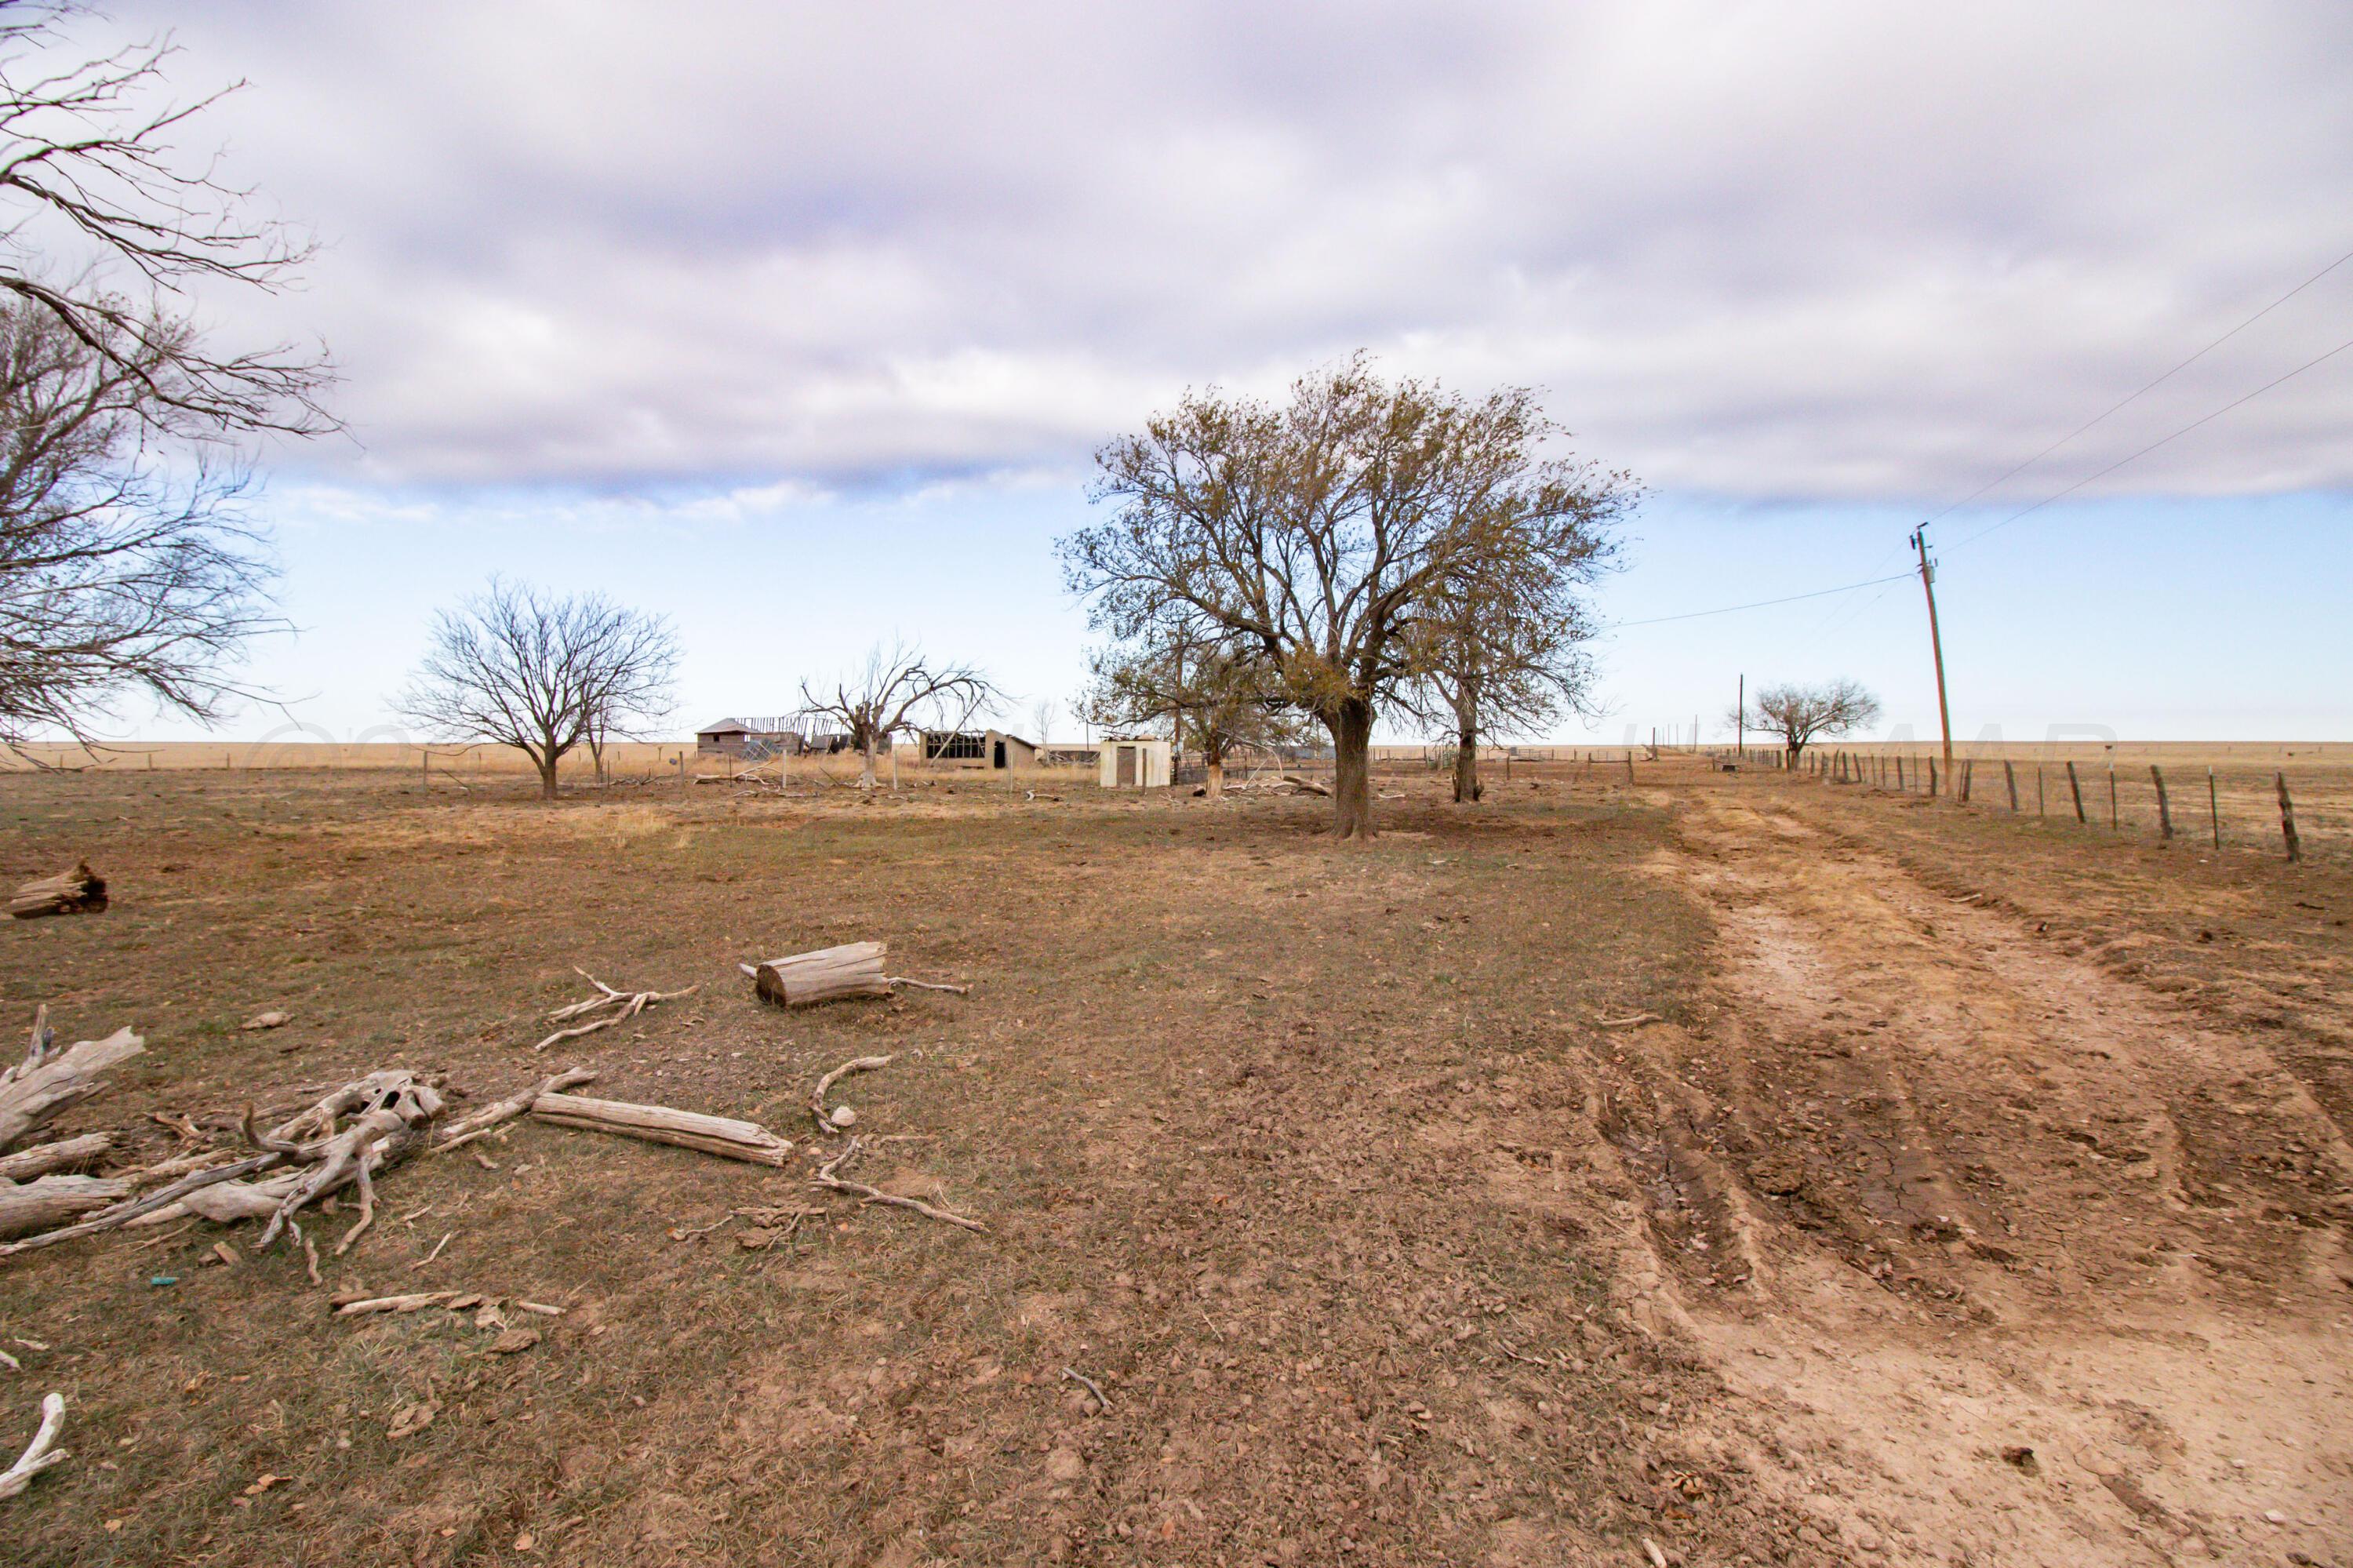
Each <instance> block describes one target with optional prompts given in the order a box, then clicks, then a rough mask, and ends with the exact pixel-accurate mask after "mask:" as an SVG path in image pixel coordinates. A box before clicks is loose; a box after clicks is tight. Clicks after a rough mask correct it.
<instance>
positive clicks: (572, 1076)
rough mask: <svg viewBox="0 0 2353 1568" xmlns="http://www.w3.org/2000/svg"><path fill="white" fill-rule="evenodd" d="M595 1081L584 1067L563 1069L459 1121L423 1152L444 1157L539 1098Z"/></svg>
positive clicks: (525, 1109)
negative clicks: (443, 1155) (519, 1092)
mask: <svg viewBox="0 0 2353 1568" xmlns="http://www.w3.org/2000/svg"><path fill="white" fill-rule="evenodd" d="M595 1082H596V1074H594V1073H592V1072H590V1071H589V1070H588V1069H587V1068H586V1067H566V1068H565V1069H564V1071H562V1072H560V1073H558V1074H556V1075H554V1077H552V1078H543V1079H541V1080H540V1081H539V1082H538V1083H537V1084H535V1085H533V1086H532V1087H530V1088H528V1089H525V1090H523V1091H522V1093H521V1094H516V1095H509V1096H508V1097H506V1098H505V1099H502V1100H500V1101H498V1102H496V1103H495V1104H492V1105H487V1106H484V1107H482V1108H481V1109H480V1110H478V1111H473V1112H470V1113H469V1114H467V1115H465V1116H462V1117H459V1118H458V1119H457V1120H456V1121H453V1122H451V1123H450V1124H449V1125H448V1127H446V1128H443V1129H442V1130H441V1135H440V1136H439V1137H438V1138H437V1139H434V1140H433V1145H432V1147H431V1148H429V1149H427V1150H426V1152H427V1153H428V1154H447V1153H448V1151H449V1150H453V1149H455V1148H457V1147H458V1146H459V1145H460V1144H465V1143H471V1142H472V1141H474V1139H478V1138H480V1137H481V1136H482V1135H483V1134H484V1133H486V1132H491V1131H494V1130H496V1128H498V1127H499V1126H500V1125H501V1123H504V1122H510V1121H512V1120H513V1119H514V1118H517V1117H519V1116H522V1115H523V1114H524V1113H525V1112H527V1111H529V1110H530V1109H531V1107H533V1105H534V1104H535V1103H537V1101H538V1099H539V1097H540V1096H542V1095H553V1094H559V1093H561V1092H562V1091H564V1090H565V1089H569V1088H573V1087H575V1086H578V1085H581V1084H593V1083H595Z"/></svg>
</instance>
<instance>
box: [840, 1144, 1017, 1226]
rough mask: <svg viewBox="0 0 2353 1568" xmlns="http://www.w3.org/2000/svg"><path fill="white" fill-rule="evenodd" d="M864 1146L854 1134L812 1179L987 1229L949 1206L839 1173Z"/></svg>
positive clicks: (932, 1216) (934, 1217) (929, 1215)
mask: <svg viewBox="0 0 2353 1568" xmlns="http://www.w3.org/2000/svg"><path fill="white" fill-rule="evenodd" d="M864 1147H865V1145H864V1144H863V1143H862V1142H861V1141H860V1139H856V1138H852V1139H850V1140H849V1146H848V1147H846V1148H845V1149H843V1150H842V1151H841V1152H840V1153H839V1154H837V1155H835V1156H834V1157H833V1158H832V1159H830V1160H827V1161H826V1162H825V1163H824V1164H823V1165H820V1166H818V1171H817V1175H816V1176H815V1177H814V1178H812V1180H814V1181H816V1183H817V1184H818V1186H820V1187H824V1188H826V1189H828V1190H829V1191H831V1192H848V1193H850V1194H852V1195H854V1196H856V1197H859V1198H861V1199H863V1200H865V1201H866V1202H870V1203H885V1204H888V1205H889V1206H891V1207H892V1208H894V1209H911V1210H913V1212H914V1213H919V1214H921V1215H923V1217H924V1218H925V1219H927V1220H937V1221H939V1222H940V1223H941V1224H950V1225H962V1226H963V1227H964V1228H965V1230H968V1231H979V1232H982V1233H984V1234H986V1233H987V1230H988V1227H987V1225H985V1224H982V1223H981V1222H980V1221H978V1220H968V1219H966V1218H965V1217H964V1216H963V1215H962V1214H954V1213H949V1212H948V1211H947V1210H945V1209H940V1208H934V1206H932V1205H931V1204H929V1203H926V1202H923V1200H922V1199H920V1198H902V1197H900V1196H899V1195H898V1194H897V1193H896V1192H883V1191H882V1190H881V1188H879V1187H870V1186H868V1185H867V1184H866V1183H865V1182H863V1181H849V1180H847V1179H845V1178H843V1177H841V1176H839V1175H836V1174H835V1172H836V1171H839V1169H840V1168H841V1167H842V1166H844V1165H847V1164H849V1161H850V1160H854V1159H856V1158H857V1157H858V1152H859V1150H860V1149H862V1148H864Z"/></svg>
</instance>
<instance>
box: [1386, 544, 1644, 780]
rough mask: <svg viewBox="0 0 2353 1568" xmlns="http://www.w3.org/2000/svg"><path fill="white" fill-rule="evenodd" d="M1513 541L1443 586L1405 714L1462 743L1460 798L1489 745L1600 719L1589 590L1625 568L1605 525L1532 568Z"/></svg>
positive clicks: (1426, 612) (1422, 626)
mask: <svg viewBox="0 0 2353 1568" xmlns="http://www.w3.org/2000/svg"><path fill="white" fill-rule="evenodd" d="M1615 556H1616V546H1615V545H1614V543H1613V542H1612V541H1611V539H1610V537H1609V535H1608V533H1607V531H1606V530H1605V529H1604V528H1603V527H1601V526H1600V524H1599V520H1595V521H1592V522H1589V523H1588V524H1585V525H1583V526H1578V525H1576V524H1572V525H1571V526H1569V527H1567V528H1564V529H1561V530H1559V531H1558V532H1557V533H1556V535H1555V536H1554V537H1553V538H1551V539H1550V540H1549V541H1547V553H1546V555H1545V556H1544V557H1543V558H1541V559H1530V558H1527V557H1526V556H1524V555H1523V554H1522V553H1521V552H1519V551H1517V550H1516V549H1514V540H1513V539H1512V538H1511V537H1510V536H1508V535H1507V536H1506V537H1505V538H1504V539H1502V540H1499V541H1497V542H1496V543H1495V544H1494V546H1492V547H1491V548H1488V549H1486V550H1482V551H1481V552H1480V553H1479V554H1478V556H1477V557H1476V558H1475V559H1474V560H1473V561H1472V565H1471V566H1470V567H1469V568H1468V569H1466V570H1464V571H1462V572H1460V573H1457V574H1456V575H1454V576H1453V577H1449V578H1447V579H1446V580H1445V581H1443V582H1441V583H1440V584H1439V585H1438V586H1437V587H1436V588H1434V589H1433V590H1432V591H1431V593H1430V596H1429V599H1428V600H1427V602H1426V603H1425V605H1424V607H1423V609H1422V611H1421V613H1420V615H1419V618H1418V619H1417V620H1416V622H1415V624H1414V628H1413V630H1412V636H1413V637H1414V639H1415V640H1416V642H1417V644H1418V650H1417V654H1416V657H1415V659H1414V661H1413V662H1414V664H1415V666H1416V668H1417V669H1418V670H1419V672H1420V673H1419V674H1418V675H1416V676H1415V678H1414V679H1412V680H1411V681H1409V682H1407V683H1405V685H1404V688H1403V690H1402V693H1401V699H1402V703H1403V705H1404V706H1405V707H1406V708H1407V709H1408V710H1409V712H1411V713H1412V714H1413V715H1414V716H1415V717H1417V718H1419V719H1420V720H1421V721H1422V722H1423V723H1424V724H1427V725H1429V726H1431V727H1433V728H1436V729H1439V730H1441V731H1442V732H1444V733H1447V734H1449V735H1451V738H1452V739H1453V742H1454V758H1453V761H1454V768H1453V771H1454V799H1455V800H1456V801H1457V802H1458V803H1463V804H1467V803H1469V802H1472V801H1475V800H1478V799H1480V797H1481V796H1482V795H1483V794H1484V793H1485V788H1484V786H1483V785H1482V784H1481V783H1480V781H1479V747H1481V746H1482V745H1483V744H1487V743H1490V742H1493V741H1494V740H1497V739H1500V738H1502V737H1504V736H1512V735H1535V734H1539V733H1541V732H1543V731H1544V730H1545V729H1546V728H1548V727H1549V726H1552V725H1554V724H1555V723H1556V722H1558V721H1559V720H1560V719H1561V718H1563V717H1564V716H1566V715H1570V714H1579V715H1588V716H1589V715H1591V714H1592V713H1593V712H1594V709H1593V706H1592V705H1591V702H1590V694H1591V690H1592V684H1593V677H1594V665H1593V658H1592V653H1591V650H1590V644H1591V641H1592V638H1593V636H1594V633H1595V631H1596V630H1597V628H1596V626H1595V623H1594V620H1593V617H1592V614H1591V611H1590V610H1589V609H1588V606H1587V603H1586V600H1585V596H1584V592H1583V590H1584V589H1585V588H1587V587H1588V586H1589V585H1590V584H1591V583H1592V582H1593V581H1594V580H1595V579H1596V578H1597V577H1599V576H1600V574H1601V573H1602V572H1603V571H1605V570H1607V569H1608V568H1609V566H1610V564H1611V563H1612V562H1613V560H1614V559H1615Z"/></svg>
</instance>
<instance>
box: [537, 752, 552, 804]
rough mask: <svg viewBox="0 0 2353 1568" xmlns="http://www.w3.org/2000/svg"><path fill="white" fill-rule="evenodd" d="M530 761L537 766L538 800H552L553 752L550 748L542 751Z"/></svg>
mask: <svg viewBox="0 0 2353 1568" xmlns="http://www.w3.org/2000/svg"><path fill="white" fill-rule="evenodd" d="M532 761H533V762H534V763H536V764H538V765H539V798H540V799H541V800H554V799H555V763H556V755H555V752H554V749H553V748H550V749H549V750H546V751H543V752H541V753H540V754H539V755H538V756H536V757H534V758H532Z"/></svg>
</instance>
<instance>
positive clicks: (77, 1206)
mask: <svg viewBox="0 0 2353 1568" xmlns="http://www.w3.org/2000/svg"><path fill="white" fill-rule="evenodd" d="M130 1195H131V1183H130V1182H128V1181H104V1180H102V1179H100V1178H99V1177H96V1176H43V1177H40V1178H38V1179H37V1180H36V1181H21V1182H19V1181H0V1240H6V1239H9V1238H11V1237H15V1236H21V1235H29V1234H32V1233H34V1232H36V1231H45V1230H47V1229H48V1228H49V1227H50V1226H51V1225H58V1224H66V1223H67V1222H69V1221H71V1220H78V1219H79V1218H81V1217H82V1216H83V1215H84V1214H87V1213H90V1211H91V1210H92V1209H103V1208H104V1207H106V1206H107V1205H108V1204H109V1203H112V1202H120V1201H121V1200H122V1199H124V1198H127V1197H129V1196H130Z"/></svg>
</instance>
